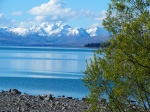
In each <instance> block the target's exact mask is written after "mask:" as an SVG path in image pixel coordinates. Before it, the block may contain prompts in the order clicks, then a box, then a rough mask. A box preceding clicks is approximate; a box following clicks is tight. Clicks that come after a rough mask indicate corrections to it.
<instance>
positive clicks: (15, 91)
mask: <svg viewBox="0 0 150 112" xmlns="http://www.w3.org/2000/svg"><path fill="white" fill-rule="evenodd" d="M9 92H10V93H11V94H21V92H20V91H18V90H17V89H10V90H9Z"/></svg>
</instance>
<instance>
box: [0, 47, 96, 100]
mask: <svg viewBox="0 0 150 112" xmlns="http://www.w3.org/2000/svg"><path fill="white" fill-rule="evenodd" d="M94 50H95V49H87V48H55V47H52V48H48V47H47V48H44V47H0V90H8V89H10V88H16V89H19V90H20V91H21V92H23V93H28V94H31V95H39V94H53V95H54V96H56V97H57V96H59V95H60V96H61V95H65V96H72V97H74V98H82V97H85V95H87V94H88V93H89V92H88V89H87V88H86V87H84V86H83V82H82V81H81V79H82V77H83V76H84V74H83V73H82V71H84V70H85V68H86V60H87V59H90V58H92V57H93V52H94Z"/></svg>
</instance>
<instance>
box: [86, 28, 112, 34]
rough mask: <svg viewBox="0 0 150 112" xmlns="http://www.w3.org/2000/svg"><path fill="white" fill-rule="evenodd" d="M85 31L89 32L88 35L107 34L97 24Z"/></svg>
mask: <svg viewBox="0 0 150 112" xmlns="http://www.w3.org/2000/svg"><path fill="white" fill-rule="evenodd" d="M86 31H87V33H89V34H90V36H100V35H106V34H109V32H108V31H107V30H105V29H103V28H101V27H99V26H93V27H91V28H89V29H87V30H86Z"/></svg>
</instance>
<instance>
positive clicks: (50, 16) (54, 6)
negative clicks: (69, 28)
mask: <svg viewBox="0 0 150 112" xmlns="http://www.w3.org/2000/svg"><path fill="white" fill-rule="evenodd" d="M105 12H106V11H105V10H102V11H100V12H93V11H91V10H83V9H81V10H74V9H72V8H70V7H67V5H66V4H65V3H64V2H62V1H60V0H50V1H49V2H48V3H44V4H41V5H40V6H36V7H33V8H32V9H30V10H29V13H30V14H31V15H34V16H35V18H34V19H35V20H36V21H38V22H44V21H47V22H48V21H49V22H50V21H68V20H71V19H79V18H81V17H85V18H92V19H95V20H103V19H104V18H105Z"/></svg>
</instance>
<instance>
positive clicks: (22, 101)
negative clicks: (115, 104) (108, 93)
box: [0, 89, 90, 112]
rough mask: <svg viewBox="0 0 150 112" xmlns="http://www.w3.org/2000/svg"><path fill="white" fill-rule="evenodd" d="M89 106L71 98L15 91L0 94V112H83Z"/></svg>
mask: <svg viewBox="0 0 150 112" xmlns="http://www.w3.org/2000/svg"><path fill="white" fill-rule="evenodd" d="M89 107H90V105H88V104H86V103H85V102H84V100H79V99H73V98H72V97H65V96H62V97H59V98H55V97H53V96H52V95H51V94H48V95H38V96H33V95H28V94H21V92H20V91H18V90H17V89H10V90H9V91H1V92H0V112H83V111H84V110H88V109H89Z"/></svg>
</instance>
